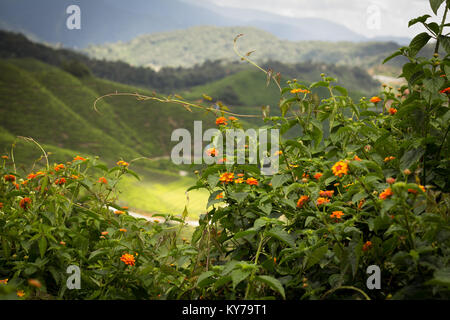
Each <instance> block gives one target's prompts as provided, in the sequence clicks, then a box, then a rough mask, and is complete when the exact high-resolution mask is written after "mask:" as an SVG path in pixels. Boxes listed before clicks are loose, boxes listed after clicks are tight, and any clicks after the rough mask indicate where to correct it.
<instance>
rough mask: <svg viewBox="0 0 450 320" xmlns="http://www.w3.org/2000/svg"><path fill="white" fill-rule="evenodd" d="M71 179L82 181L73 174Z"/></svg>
mask: <svg viewBox="0 0 450 320" xmlns="http://www.w3.org/2000/svg"><path fill="white" fill-rule="evenodd" d="M70 178H72V179H74V180H78V179H80V177H79V176H76V175H74V174H73V175H71V176H70Z"/></svg>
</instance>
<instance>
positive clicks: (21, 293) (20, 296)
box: [16, 290, 25, 298]
mask: <svg viewBox="0 0 450 320" xmlns="http://www.w3.org/2000/svg"><path fill="white" fill-rule="evenodd" d="M16 293H17V296H18V297H19V298H22V297H24V296H25V292H24V291H23V290H17V292H16Z"/></svg>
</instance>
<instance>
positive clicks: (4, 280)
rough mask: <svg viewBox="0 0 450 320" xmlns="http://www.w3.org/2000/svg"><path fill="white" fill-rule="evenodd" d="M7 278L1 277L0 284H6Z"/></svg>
mask: <svg viewBox="0 0 450 320" xmlns="http://www.w3.org/2000/svg"><path fill="white" fill-rule="evenodd" d="M8 280H9V279H3V280H0V284H8Z"/></svg>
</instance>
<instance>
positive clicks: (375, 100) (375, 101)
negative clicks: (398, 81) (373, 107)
mask: <svg viewBox="0 0 450 320" xmlns="http://www.w3.org/2000/svg"><path fill="white" fill-rule="evenodd" d="M380 101H381V99H380V98H379V97H377V96H375V97H372V98H370V102H372V103H378V102H380Z"/></svg>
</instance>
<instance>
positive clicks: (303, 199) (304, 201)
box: [297, 195, 309, 208]
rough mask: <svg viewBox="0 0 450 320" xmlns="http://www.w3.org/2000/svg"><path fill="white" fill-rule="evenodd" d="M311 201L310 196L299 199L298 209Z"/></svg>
mask: <svg viewBox="0 0 450 320" xmlns="http://www.w3.org/2000/svg"><path fill="white" fill-rule="evenodd" d="M308 200H309V197H308V196H304V195H303V196H301V197H300V199H298V201H297V208H301V207H303V205H304V204H305V203H306V201H308Z"/></svg>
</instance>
